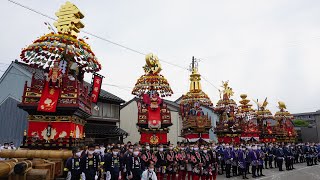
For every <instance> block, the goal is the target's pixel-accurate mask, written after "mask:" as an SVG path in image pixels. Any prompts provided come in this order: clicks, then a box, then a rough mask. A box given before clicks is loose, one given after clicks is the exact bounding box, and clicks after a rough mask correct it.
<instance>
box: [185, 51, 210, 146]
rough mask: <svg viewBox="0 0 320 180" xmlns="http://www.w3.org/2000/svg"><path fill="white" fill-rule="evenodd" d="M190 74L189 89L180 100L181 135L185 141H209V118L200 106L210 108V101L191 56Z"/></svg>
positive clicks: (196, 65) (196, 64)
mask: <svg viewBox="0 0 320 180" xmlns="http://www.w3.org/2000/svg"><path fill="white" fill-rule="evenodd" d="M190 70H191V75H190V89H189V92H187V93H186V94H185V95H183V96H182V98H181V102H180V115H181V117H182V130H181V136H182V137H184V138H185V139H186V141H187V142H197V141H199V142H209V140H210V138H209V130H210V129H211V128H212V126H211V118H209V117H208V113H207V114H205V113H204V112H203V110H202V108H203V107H204V106H205V107H208V108H210V109H211V108H212V102H211V100H210V98H209V97H208V95H207V94H206V93H204V92H203V91H202V88H201V75H200V74H199V72H198V63H197V61H196V60H195V58H194V57H193V58H192V63H191V68H190Z"/></svg>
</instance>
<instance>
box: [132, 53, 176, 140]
mask: <svg viewBox="0 0 320 180" xmlns="http://www.w3.org/2000/svg"><path fill="white" fill-rule="evenodd" d="M145 60H146V64H145V66H143V69H144V72H145V73H144V75H142V76H141V77H140V78H139V79H138V80H137V82H136V84H135V86H134V89H133V90H132V94H133V95H135V96H137V97H138V100H137V106H138V122H137V126H138V130H139V132H140V135H141V137H140V144H144V143H149V144H150V145H152V146H156V145H158V144H168V141H169V140H168V137H167V134H168V133H169V127H170V126H171V125H172V123H171V113H170V110H169V109H168V107H167V105H166V103H164V100H163V99H162V98H164V97H167V96H171V95H172V94H173V92H172V90H171V87H170V85H169V83H168V81H167V79H166V78H165V77H164V76H163V75H161V74H160V72H161V70H162V68H161V64H160V62H159V59H158V57H157V56H156V55H154V54H152V53H150V54H148V55H146V58H145Z"/></svg>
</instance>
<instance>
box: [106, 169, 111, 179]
mask: <svg viewBox="0 0 320 180" xmlns="http://www.w3.org/2000/svg"><path fill="white" fill-rule="evenodd" d="M110 179H111V174H110V171H107V172H106V180H110Z"/></svg>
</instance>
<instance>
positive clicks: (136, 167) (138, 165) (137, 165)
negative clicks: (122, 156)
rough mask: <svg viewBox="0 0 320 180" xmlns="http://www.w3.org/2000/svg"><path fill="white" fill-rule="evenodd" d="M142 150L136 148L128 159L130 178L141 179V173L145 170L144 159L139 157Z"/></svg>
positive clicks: (128, 175)
mask: <svg viewBox="0 0 320 180" xmlns="http://www.w3.org/2000/svg"><path fill="white" fill-rule="evenodd" d="M139 155H140V150H139V148H138V147H136V148H134V150H133V156H132V157H131V158H129V159H128V161H127V177H128V179H133V180H141V174H142V172H143V170H144V167H143V163H142V159H141V158H140V157H139Z"/></svg>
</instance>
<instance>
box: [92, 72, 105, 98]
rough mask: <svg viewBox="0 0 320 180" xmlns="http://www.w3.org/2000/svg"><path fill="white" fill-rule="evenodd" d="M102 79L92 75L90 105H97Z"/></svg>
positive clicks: (99, 76)
mask: <svg viewBox="0 0 320 180" xmlns="http://www.w3.org/2000/svg"><path fill="white" fill-rule="evenodd" d="M102 78H103V76H101V75H98V74H94V75H93V78H92V79H93V81H92V83H93V84H92V90H91V101H92V103H97V102H98V99H99V94H100V90H101V84H102Z"/></svg>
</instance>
